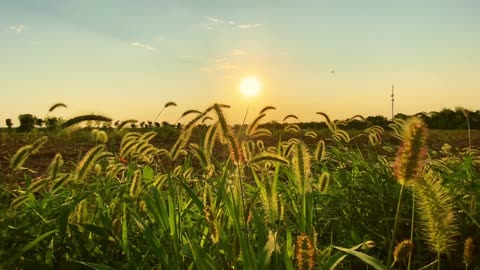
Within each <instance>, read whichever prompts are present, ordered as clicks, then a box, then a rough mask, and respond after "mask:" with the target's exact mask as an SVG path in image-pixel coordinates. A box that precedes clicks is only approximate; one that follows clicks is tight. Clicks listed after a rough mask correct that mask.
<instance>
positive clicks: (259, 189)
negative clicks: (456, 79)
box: [0, 103, 480, 269]
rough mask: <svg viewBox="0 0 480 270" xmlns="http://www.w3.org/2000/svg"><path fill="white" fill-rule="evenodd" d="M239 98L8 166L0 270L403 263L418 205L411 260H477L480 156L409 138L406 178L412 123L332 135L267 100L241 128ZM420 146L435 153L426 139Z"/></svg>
mask: <svg viewBox="0 0 480 270" xmlns="http://www.w3.org/2000/svg"><path fill="white" fill-rule="evenodd" d="M167 105H168V106H167ZM170 106H174V105H173V104H168V103H167V104H166V105H165V106H164V108H166V107H170ZM227 108H228V106H226V105H221V104H215V105H213V106H210V107H208V108H207V109H205V110H204V111H196V110H189V111H187V112H186V113H185V115H184V116H185V117H187V116H190V117H192V119H190V120H189V122H188V123H187V124H186V125H185V126H184V127H183V128H182V129H177V128H175V127H173V126H170V125H166V126H162V127H156V128H152V129H150V130H148V131H147V130H135V132H125V131H121V130H120V129H122V128H123V127H124V126H125V125H126V124H131V123H135V121H126V122H124V123H120V122H118V124H117V125H116V126H117V129H116V130H110V131H108V130H106V129H94V130H91V129H88V130H87V131H85V132H83V133H82V134H81V138H82V140H83V139H85V140H86V141H90V142H91V143H92V145H91V146H90V147H91V148H90V150H88V151H86V152H85V153H82V154H81V155H79V157H78V159H77V160H75V161H73V162H72V161H71V160H69V159H67V156H66V155H63V156H62V154H60V153H59V154H57V155H55V156H54V155H53V154H52V155H51V156H50V157H49V159H50V160H51V162H50V165H49V166H48V169H46V170H45V171H41V172H35V171H32V170H29V169H28V168H25V167H28V164H29V163H28V162H27V161H28V160H29V159H28V158H30V159H31V158H32V157H35V156H32V155H33V154H34V153H36V152H38V150H39V148H40V146H42V145H43V144H44V143H45V141H46V139H47V138H46V137H42V138H40V139H38V140H37V141H35V142H34V143H33V144H30V145H26V146H24V147H22V148H20V149H18V151H17V153H16V154H14V155H13V156H12V157H11V158H10V159H9V160H10V163H9V167H8V168H7V169H5V170H3V171H2V172H3V174H2V177H5V178H6V179H15V181H1V182H0V187H1V188H0V202H1V204H0V262H1V263H0V268H2V269H32V268H33V267H35V268H38V269H85V267H89V268H92V269H372V268H373V269H386V266H385V265H387V266H390V265H393V268H395V269H397V268H398V269H402V268H403V267H405V266H406V263H405V260H404V257H405V256H404V253H401V254H403V255H402V256H400V257H402V258H399V255H398V254H399V251H398V250H397V251H396V252H397V254H393V252H392V250H393V247H394V246H397V244H398V243H404V242H405V241H409V240H405V239H409V238H410V233H411V231H410V229H411V226H412V224H413V218H409V217H411V216H412V210H414V208H413V207H412V205H413V202H415V205H416V206H415V208H416V209H415V214H416V216H415V217H416V219H418V222H417V221H415V224H413V225H415V226H414V227H415V228H418V229H417V230H414V231H413V233H412V238H413V239H412V240H413V241H412V242H411V243H413V244H414V248H413V250H409V251H410V252H411V260H412V261H411V269H420V268H422V267H424V266H431V265H433V264H437V266H440V265H441V267H442V268H444V269H455V268H458V265H462V266H463V263H465V264H468V267H470V268H471V269H473V268H474V267H478V265H475V264H476V263H477V260H475V258H473V257H472V256H473V255H471V254H470V255H468V254H467V255H468V256H467V255H464V254H463V252H464V248H463V247H462V245H461V244H460V242H462V243H463V241H464V239H467V238H468V237H471V239H476V238H477V237H478V234H476V233H475V232H476V231H477V230H478V229H479V228H480V224H479V220H480V213H479V212H478V211H477V208H478V207H477V198H478V196H479V195H480V185H479V184H478V181H477V180H478V177H480V173H479V167H480V151H478V150H476V149H474V148H472V149H469V150H462V149H456V148H454V147H451V146H450V147H448V146H445V147H443V148H442V150H440V151H437V152H434V151H431V152H430V153H429V155H428V159H427V158H425V156H424V155H407V154H405V153H407V151H406V150H405V149H406V148H407V146H405V145H404V146H402V147H403V150H402V151H399V153H400V154H402V158H400V159H398V160H400V161H401V162H405V164H406V165H408V166H407V167H405V170H406V171H405V173H406V174H405V175H403V174H398V173H397V177H399V176H402V175H403V176H402V177H404V178H405V179H407V178H408V179H410V180H408V179H407V180H408V181H407V180H405V179H404V181H400V183H401V184H399V182H397V181H396V180H398V179H395V178H396V177H395V173H394V168H393V167H392V164H393V163H394V162H395V156H394V155H395V151H393V149H394V148H399V147H398V146H397V145H392V144H390V143H389V141H390V140H385V139H386V137H387V136H390V134H393V135H394V137H396V138H397V139H401V140H408V139H409V136H410V137H411V139H412V138H413V139H414V138H416V136H414V135H415V134H417V133H415V134H413V133H412V134H410V133H406V132H404V131H405V125H404V124H405V123H406V122H405V121H401V120H396V121H395V123H393V124H392V125H391V127H390V129H391V130H392V131H391V132H389V133H387V131H385V130H384V129H383V128H382V127H380V126H373V127H370V128H368V129H366V130H363V131H362V132H360V131H359V132H358V133H356V134H355V133H353V134H352V133H350V132H346V131H345V128H346V127H347V126H348V124H349V123H353V122H354V121H359V123H364V124H365V125H367V124H366V123H365V122H368V119H366V121H364V119H362V118H361V117H358V116H355V117H353V118H351V119H349V120H347V121H331V120H330V118H329V117H328V115H326V114H324V113H319V114H320V115H321V116H322V117H323V119H324V120H325V121H326V122H325V127H327V130H323V131H321V130H308V131H306V130H305V129H304V127H302V126H301V125H300V124H297V123H295V124H284V125H283V124H279V123H277V124H278V125H270V126H269V125H265V124H263V123H262V121H265V119H267V117H268V115H267V113H268V112H269V111H270V110H272V109H274V108H273V107H271V106H269V107H266V108H264V109H263V110H262V111H261V112H260V113H259V115H258V116H257V117H256V118H254V120H253V121H252V123H251V124H249V125H244V126H242V127H238V128H236V129H235V128H232V126H231V125H229V123H228V121H227V119H226V117H225V114H224V112H223V111H224V110H225V109H227ZM94 118H96V119H90V118H89V120H107V119H105V118H97V117H94ZM86 119H87V118H85V117H84V118H77V119H74V120H69V121H67V122H66V124H65V125H63V127H67V126H70V125H73V124H78V123H80V122H82V121H84V120H86ZM204 119H209V120H210V121H209V122H207V123H212V124H211V125H209V126H206V125H205V124H203V122H202V120H204ZM285 120H296V117H295V116H294V115H289V116H287V117H286V119H285ZM407 123H408V122H407ZM143 125H144V127H145V126H146V125H147V124H146V123H144V124H143ZM150 125H152V126H153V122H152V124H150ZM47 126H48V124H47ZM417 135H418V134H417ZM420 135H422V136H420V137H421V139H422V140H421V142H422V143H423V142H424V137H423V133H422V134H420ZM37 136H38V134H37ZM56 136H57V135H56ZM79 136H80V135H79ZM274 136H276V137H274ZM171 137H172V138H173V139H170V138H171ZM55 138H56V137H55ZM72 138H73V137H68V136H66V137H65V138H64V140H65V141H66V142H68V141H67V140H68V139H72ZM166 138H168V139H170V142H169V143H165V141H164V139H166ZM52 139H53V138H52ZM92 139H93V140H92ZM115 140H116V143H117V145H113V147H112V145H111V143H112V141H115ZM361 140H363V141H361ZM92 141H93V142H92ZM362 143H363V144H362ZM411 147H412V149H413V150H412V151H417V150H422V149H423V148H422V147H419V146H418V145H417V141H415V140H413V141H412V142H411ZM420 148H422V149H420ZM388 149H390V150H388ZM415 149H417V150H415ZM400 154H399V155H400ZM403 154H405V155H403ZM422 159H424V160H422ZM410 161H412V162H415V164H420V163H421V164H422V168H426V169H428V171H431V172H432V173H431V175H430V173H429V174H427V175H425V174H423V172H424V171H423V170H421V169H420V168H419V167H417V166H413V165H415V164H413V165H412V164H410V163H409V162H410ZM420 161H421V162H420ZM417 162H419V163H417ZM410 167H412V168H413V167H414V168H415V170H411V169H408V168H410ZM395 168H398V167H395ZM13 176H15V177H13ZM407 176H408V177H407ZM410 176H412V177H410ZM399 178H400V177H399ZM412 179H415V181H413V180H412ZM438 179H442V181H441V182H440V181H439V180H438ZM413 182H414V183H417V184H418V186H415V187H414V189H415V200H414V198H413V193H412V192H411V191H412V187H410V186H409V184H411V183H413ZM400 190H402V192H400ZM401 194H402V195H401ZM399 202H400V203H399ZM397 207H398V210H397ZM395 217H398V218H397V219H396V218H395ZM417 223H418V224H417ZM409 243H410V242H409ZM473 244H474V243H471V245H470V246H469V248H465V250H467V251H469V252H470V253H471V251H472V250H473V247H471V246H472V245H473ZM345 247H349V248H345ZM389 253H392V254H389ZM407 253H408V252H407ZM434 253H439V254H440V255H442V254H448V256H449V257H448V259H447V257H446V255H443V256H439V255H438V254H434ZM408 254H410V253H408ZM469 256H470V257H469ZM388 257H393V260H390V262H388V261H389V259H388ZM465 258H466V259H465ZM392 261H393V262H394V263H393V264H390V263H392ZM438 262H441V264H438ZM389 264H390V265H389Z"/></svg>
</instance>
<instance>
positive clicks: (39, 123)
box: [35, 118, 44, 127]
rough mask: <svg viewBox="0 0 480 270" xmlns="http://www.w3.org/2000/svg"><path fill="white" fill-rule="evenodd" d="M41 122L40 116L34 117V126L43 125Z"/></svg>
mask: <svg viewBox="0 0 480 270" xmlns="http://www.w3.org/2000/svg"><path fill="white" fill-rule="evenodd" d="M43 123H44V121H43V119H41V118H37V119H35V126H38V127H41V126H43Z"/></svg>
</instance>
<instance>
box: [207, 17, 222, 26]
mask: <svg viewBox="0 0 480 270" xmlns="http://www.w3.org/2000/svg"><path fill="white" fill-rule="evenodd" d="M205 18H206V19H207V20H209V21H210V22H212V23H222V24H223V23H225V21H224V20H222V19H219V18H215V17H210V16H206V17H205Z"/></svg>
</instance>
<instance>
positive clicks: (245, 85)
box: [240, 76, 262, 97]
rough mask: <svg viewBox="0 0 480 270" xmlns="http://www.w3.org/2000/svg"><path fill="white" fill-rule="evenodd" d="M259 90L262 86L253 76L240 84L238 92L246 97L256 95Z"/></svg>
mask: <svg viewBox="0 0 480 270" xmlns="http://www.w3.org/2000/svg"><path fill="white" fill-rule="evenodd" d="M260 89H262V84H261V83H260V81H259V80H258V79H257V78H256V77H254V76H250V77H246V78H244V79H243V80H242V81H241V82H240V91H242V94H244V95H245V96H247V97H254V96H256V95H258V93H259V92H260Z"/></svg>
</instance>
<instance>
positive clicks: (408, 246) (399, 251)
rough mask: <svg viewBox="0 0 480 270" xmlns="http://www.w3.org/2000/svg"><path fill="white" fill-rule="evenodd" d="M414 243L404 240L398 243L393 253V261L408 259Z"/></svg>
mask: <svg viewBox="0 0 480 270" xmlns="http://www.w3.org/2000/svg"><path fill="white" fill-rule="evenodd" d="M412 248H413V243H412V241H410V240H408V239H407V240H403V241H402V242H400V243H398V245H397V246H396V247H395V250H394V251H393V259H394V261H395V262H399V261H403V260H406V259H408V256H409V255H410V254H411V253H412Z"/></svg>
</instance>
